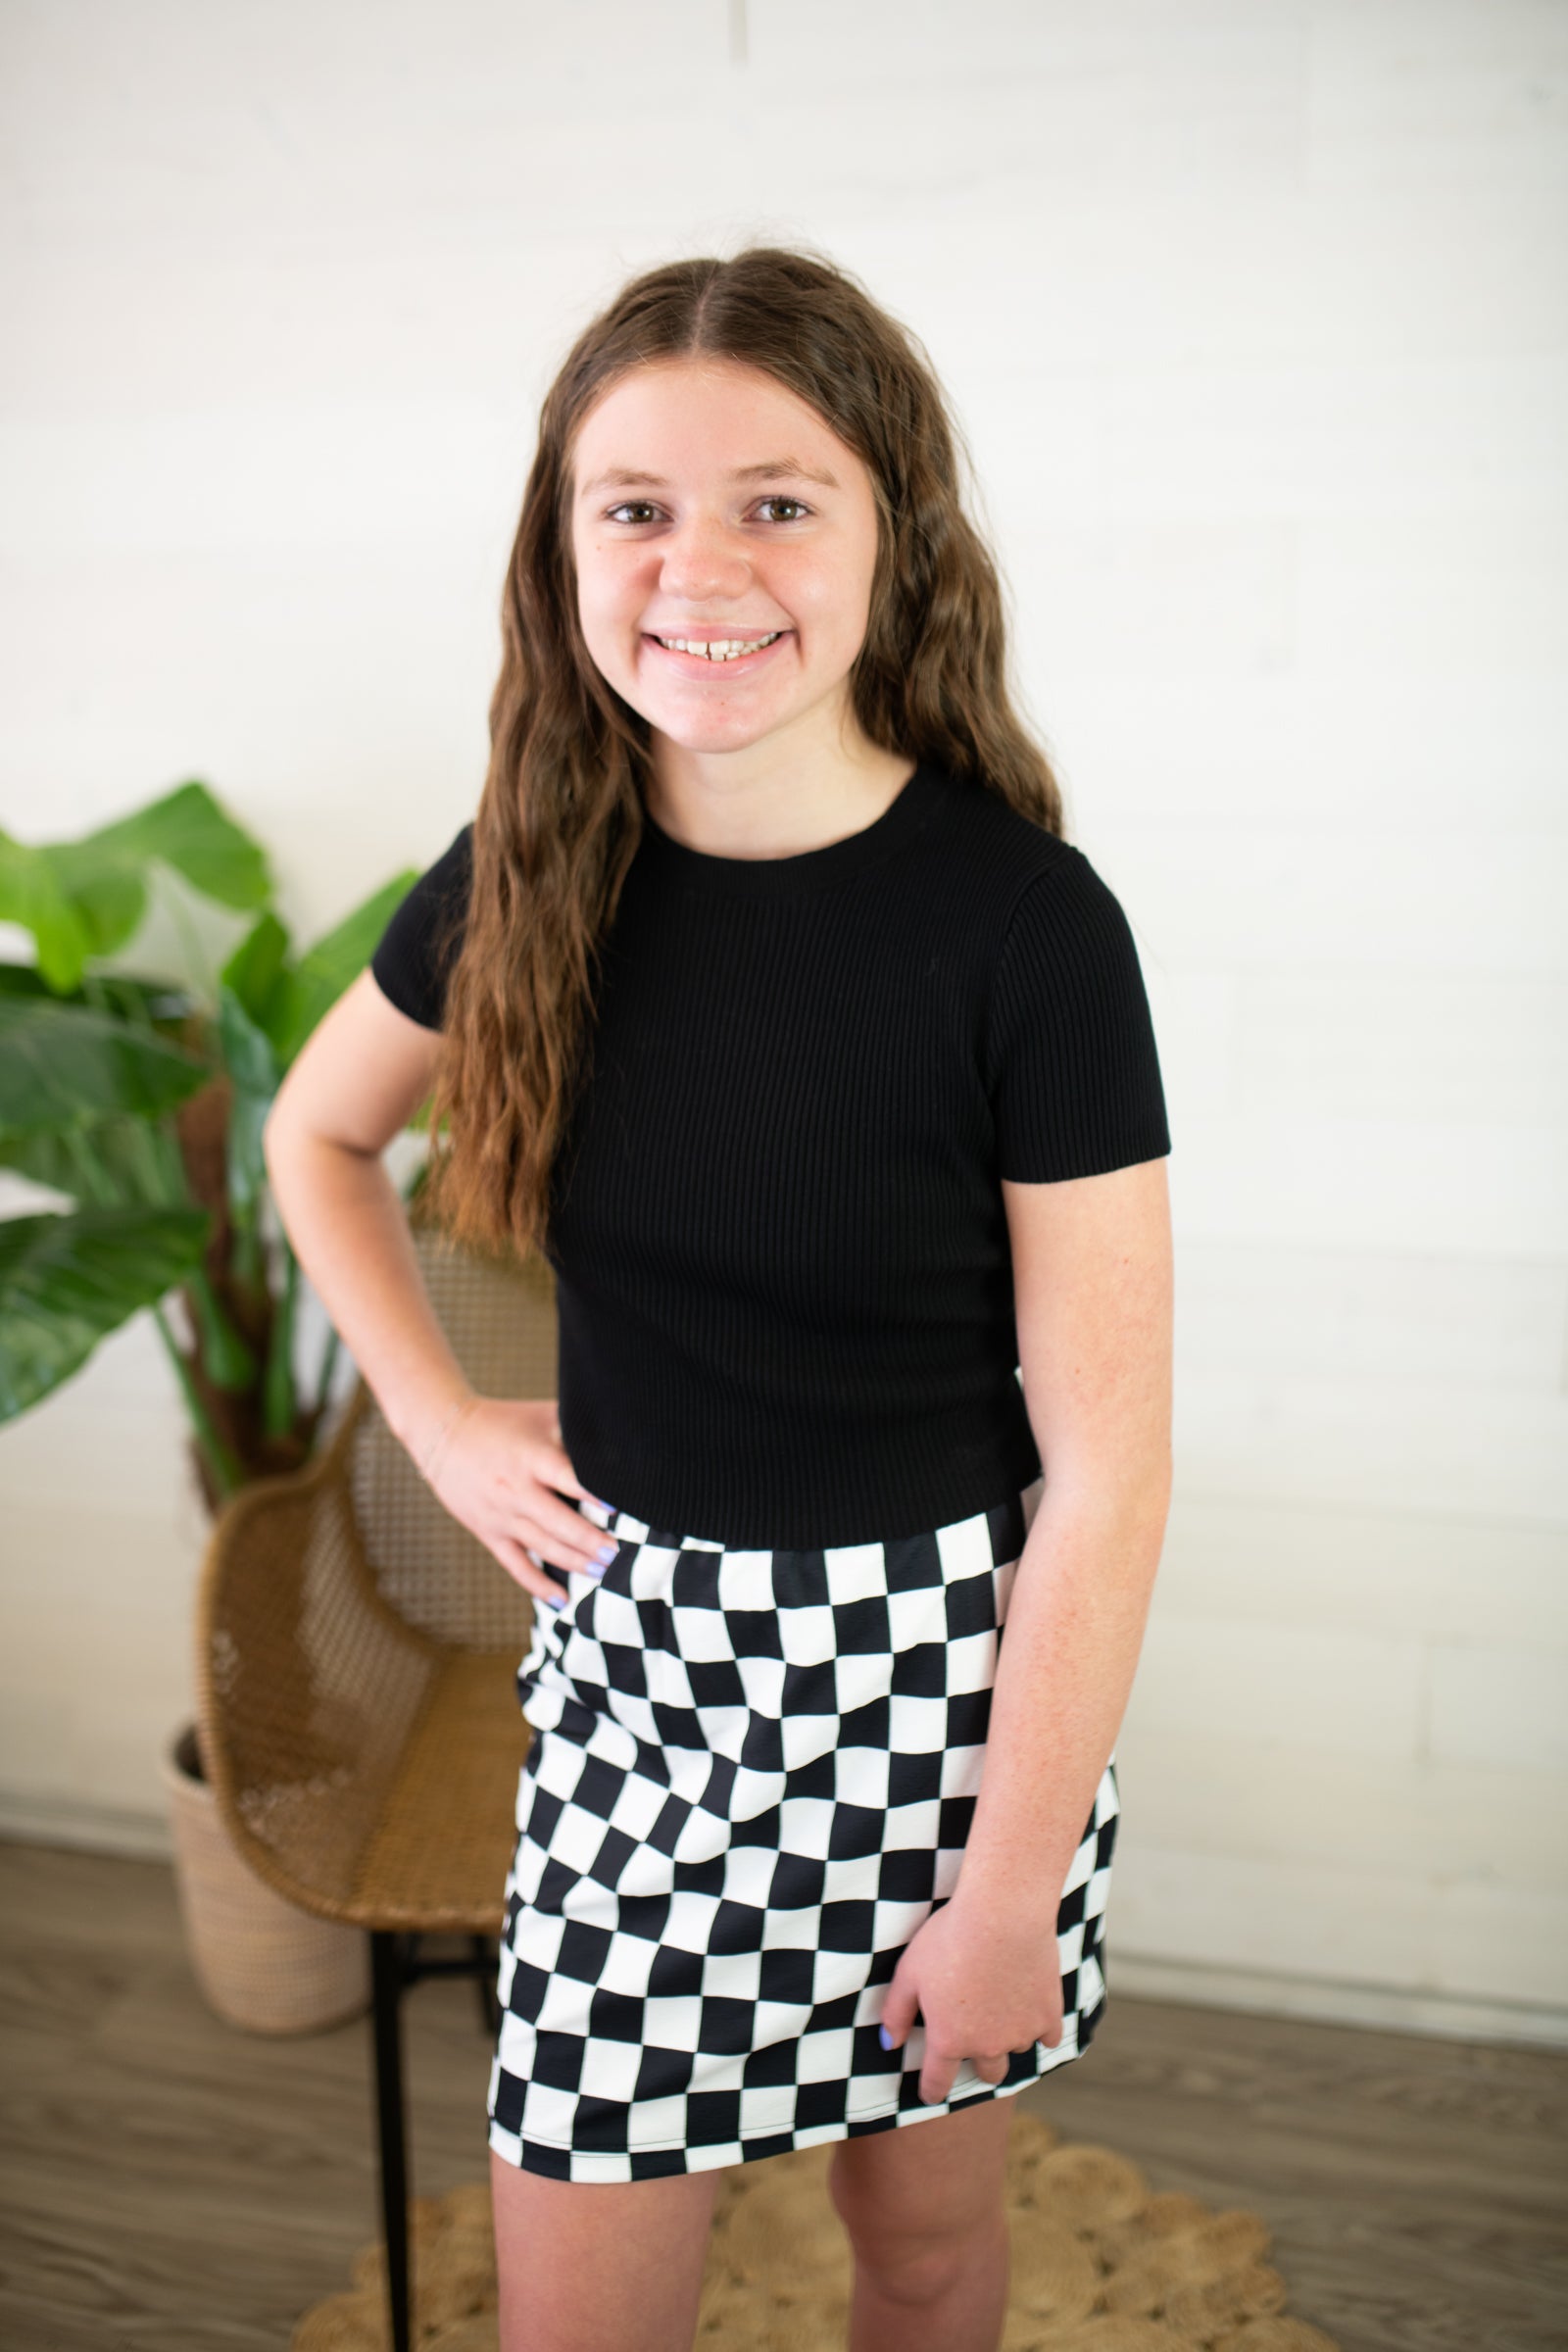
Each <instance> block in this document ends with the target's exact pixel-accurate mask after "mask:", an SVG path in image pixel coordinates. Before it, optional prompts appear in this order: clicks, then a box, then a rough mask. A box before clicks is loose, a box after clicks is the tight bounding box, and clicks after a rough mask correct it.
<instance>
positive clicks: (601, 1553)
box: [594, 1544, 619, 1568]
mask: <svg viewBox="0 0 1568 2352" xmlns="http://www.w3.org/2000/svg"><path fill="white" fill-rule="evenodd" d="M618 1548H619V1547H618V1545H616V1544H601V1545H600V1546H599V1549H598V1550H597V1551H596V1552H595V1553H594V1558H595V1559H596V1560H597V1561H598V1562H599V1565H600V1567H601V1568H608V1567H609V1566H610V1563H611V1561H612V1560H613V1558H614V1556H615V1553H616V1551H617V1549H618Z"/></svg>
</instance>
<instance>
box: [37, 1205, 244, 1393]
mask: <svg viewBox="0 0 1568 2352" xmlns="http://www.w3.org/2000/svg"><path fill="white" fill-rule="evenodd" d="M206 1236H207V1214H206V1211H205V1210H204V1209H199V1208H89V1209H78V1210H77V1211H76V1212H75V1214H74V1215H73V1216H41V1217H12V1218H9V1219H8V1220H6V1221H5V1222H4V1223H0V1421H10V1420H13V1419H14V1418H15V1416H16V1415H17V1414H18V1413H21V1412H24V1411H25V1409H26V1407H27V1406H28V1405H30V1404H36V1403H37V1401H38V1400H39V1398H40V1397H47V1396H48V1395H49V1393H50V1391H51V1390H53V1389H57V1388H59V1386H60V1385H61V1383H62V1382H63V1381H65V1380H69V1379H70V1377H71V1375H72V1373H73V1372H74V1371H75V1370H76V1368H77V1366H78V1365H80V1364H82V1363H84V1362H85V1360H86V1358H87V1357H88V1356H89V1355H90V1354H91V1353H92V1351H93V1349H94V1348H96V1347H97V1345H98V1343H99V1341H100V1340H102V1339H105V1338H107V1337H108V1335H109V1333H110V1332H112V1331H117V1330H118V1329H119V1328H120V1326H121V1324H122V1323H124V1322H126V1321H128V1320H129V1318H130V1317H131V1316H132V1315H133V1314H135V1312H136V1311H137V1309H138V1308H139V1307H143V1306H151V1305H152V1304H153V1303H154V1302H155V1301H156V1300H157V1299H162V1298H163V1297H164V1296H165V1294H166V1292H168V1291H171V1290H172V1288H173V1287H174V1285H175V1283H177V1282H180V1281H182V1280H183V1279H184V1277H185V1276H186V1275H187V1274H188V1273H189V1272H190V1270H191V1268H192V1267H193V1266H194V1265H195V1264H196V1262H197V1260H198V1258H199V1257H200V1255H201V1250H202V1244H203V1242H204V1241H205V1239H206Z"/></svg>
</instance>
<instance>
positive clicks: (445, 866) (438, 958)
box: [370, 825, 473, 1029]
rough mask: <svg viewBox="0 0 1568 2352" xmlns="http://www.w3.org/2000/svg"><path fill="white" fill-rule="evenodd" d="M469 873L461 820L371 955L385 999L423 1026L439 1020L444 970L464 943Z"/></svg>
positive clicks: (467, 836)
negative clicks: (453, 836)
mask: <svg viewBox="0 0 1568 2352" xmlns="http://www.w3.org/2000/svg"><path fill="white" fill-rule="evenodd" d="M472 874H473V827H472V826H471V825H465V826H464V828H463V831H462V832H461V833H460V834H459V835H458V837H457V839H456V840H455V841H454V842H453V844H452V846H451V848H450V849H449V850H447V851H446V852H445V853H444V854H443V855H442V856H441V857H440V858H437V859H436V861H435V863H434V865H432V866H430V867H429V868H428V869H427V870H426V871H425V872H424V873H422V874H421V875H420V876H419V879H418V880H417V882H416V883H415V885H414V887H413V889H412V890H411V891H410V892H409V894H408V896H407V898H405V899H402V900H400V902H399V904H398V906H397V908H396V910H395V911H394V913H393V916H392V919H391V921H390V922H389V923H388V924H387V927H386V929H385V930H384V931H383V932H382V934H381V940H380V945H379V946H378V947H377V949H376V951H375V954H374V955H373V956H371V957H370V969H371V971H372V972H373V973H374V975H375V983H376V986H377V987H378V988H379V989H380V991H381V994H382V995H383V996H384V997H385V998H386V1000H387V1003H388V1004H389V1005H396V1006H397V1008H398V1010H399V1012H402V1013H407V1015H408V1017H409V1019H410V1020H411V1021H417V1022H418V1023H419V1024H420V1026H421V1027H422V1028H425V1029H439V1028H440V1027H441V1025H442V1017H443V1013H444V1011H445V1005H446V986H447V975H448V973H449V972H450V971H451V969H452V965H453V962H454V960H455V958H456V956H457V953H458V950H459V948H460V947H461V946H462V944H463V929H464V924H465V922H466V918H467V912H468V886H469V883H470V881H471V879H472Z"/></svg>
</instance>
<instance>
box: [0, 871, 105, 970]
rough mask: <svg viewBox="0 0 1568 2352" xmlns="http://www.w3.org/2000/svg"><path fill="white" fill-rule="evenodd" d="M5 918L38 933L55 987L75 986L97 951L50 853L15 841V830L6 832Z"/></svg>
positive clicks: (1, 904)
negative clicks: (12, 835)
mask: <svg viewBox="0 0 1568 2352" xmlns="http://www.w3.org/2000/svg"><path fill="white" fill-rule="evenodd" d="M0 921H3V922H8V923H20V924H21V925H22V926H23V928H24V930H26V931H30V932H31V933H32V937H33V944H34V946H35V947H36V949H37V951H38V968H39V970H40V971H41V972H42V974H43V976H44V979H45V980H46V981H47V982H48V984H49V986H50V987H51V988H74V987H75V985H76V983H77V981H78V980H79V979H80V978H81V974H82V967H83V966H84V964H85V963H86V960H87V957H88V956H89V955H90V953H91V951H92V933H91V931H90V930H89V928H88V926H87V923H86V920H85V918H84V917H83V916H82V914H81V913H80V912H79V911H78V909H77V908H76V907H74V906H73V904H72V901H71V899H70V897H69V896H68V894H67V892H66V890H65V887H64V885H63V884H62V882H61V879H60V876H59V874H58V873H57V872H56V871H55V867H54V863H53V861H52V859H51V858H50V856H49V853H48V851H47V850H42V849H35V848H33V847H32V846H31V845H30V844H29V843H27V842H23V841H13V840H12V838H11V836H10V834H9V833H0ZM9 968H10V969H12V970H25V969H26V968H27V967H26V966H25V965H12V966H10V967H9Z"/></svg>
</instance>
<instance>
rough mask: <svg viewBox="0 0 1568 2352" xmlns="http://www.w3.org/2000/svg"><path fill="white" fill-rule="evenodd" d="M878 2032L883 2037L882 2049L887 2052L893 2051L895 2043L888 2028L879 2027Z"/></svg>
mask: <svg viewBox="0 0 1568 2352" xmlns="http://www.w3.org/2000/svg"><path fill="white" fill-rule="evenodd" d="M877 2032H878V2034H880V2035H881V2037H882V2047H883V2048H884V2049H885V2050H891V2049H892V2047H893V2042H892V2038H891V2036H890V2035H889V2033H888V2030H887V2028H886V2026H878V2028H877Z"/></svg>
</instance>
